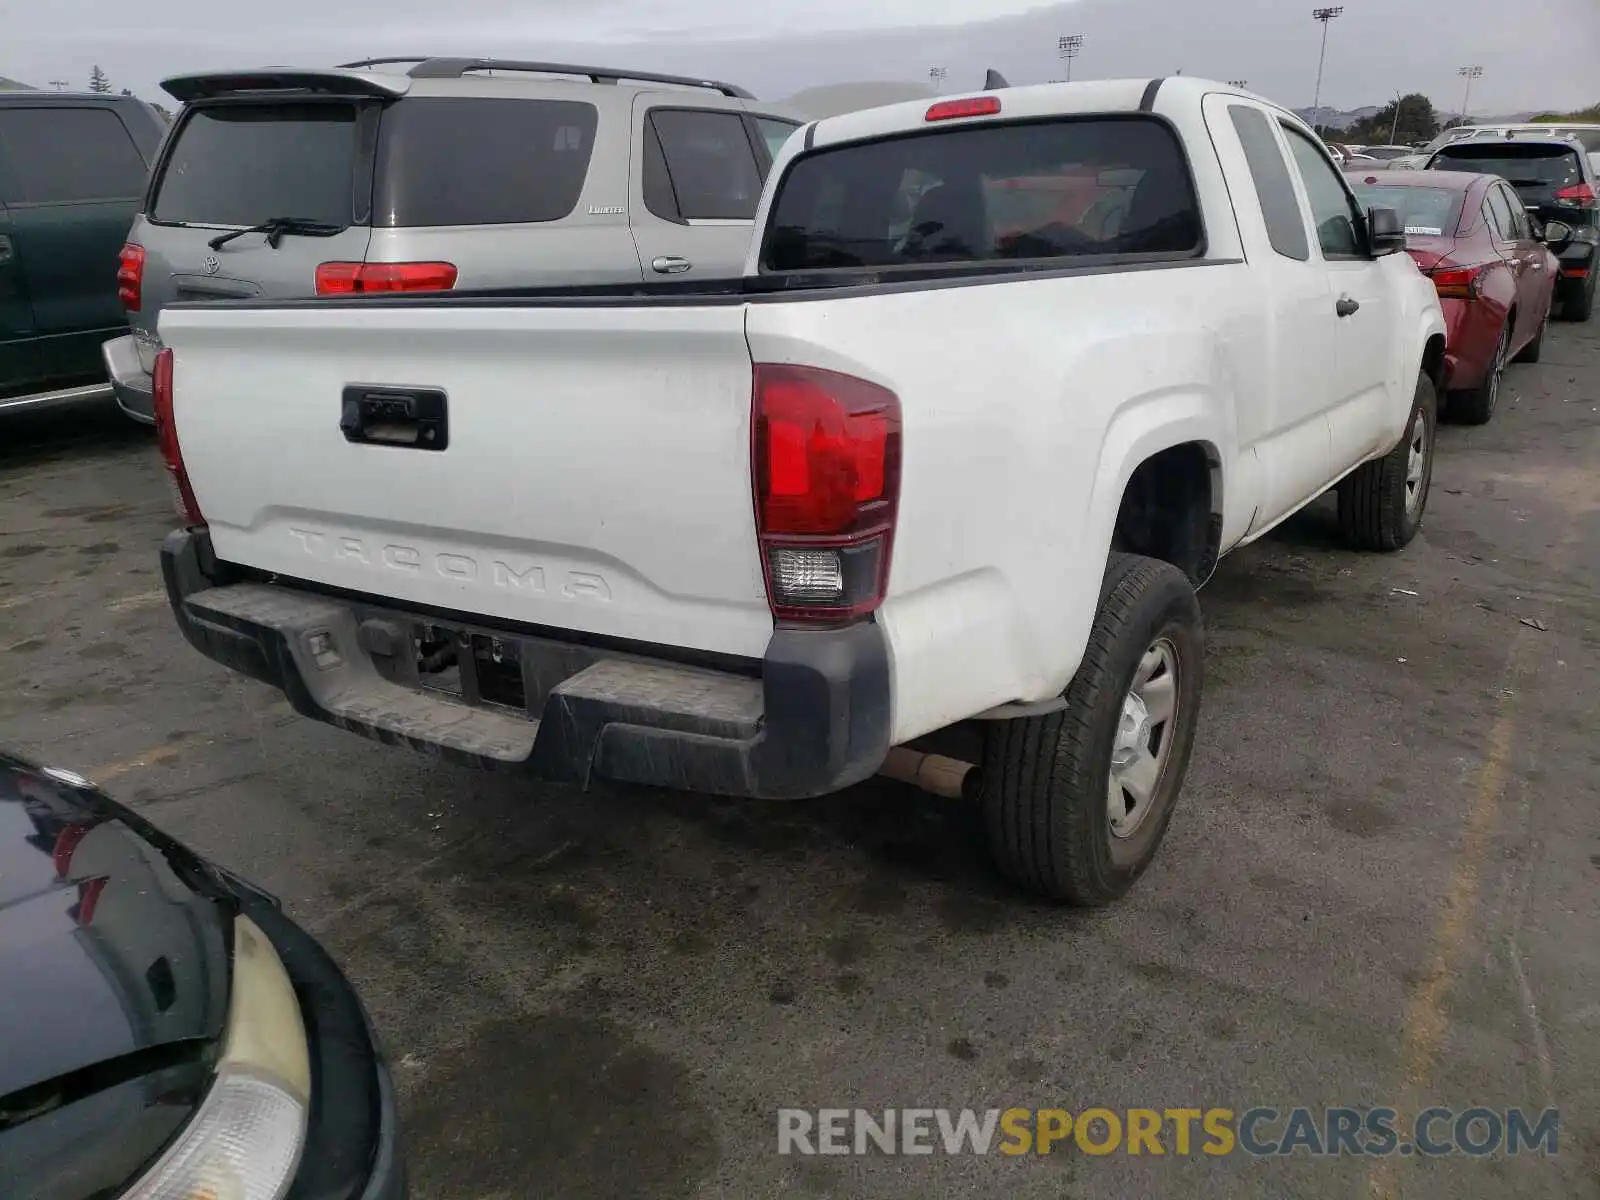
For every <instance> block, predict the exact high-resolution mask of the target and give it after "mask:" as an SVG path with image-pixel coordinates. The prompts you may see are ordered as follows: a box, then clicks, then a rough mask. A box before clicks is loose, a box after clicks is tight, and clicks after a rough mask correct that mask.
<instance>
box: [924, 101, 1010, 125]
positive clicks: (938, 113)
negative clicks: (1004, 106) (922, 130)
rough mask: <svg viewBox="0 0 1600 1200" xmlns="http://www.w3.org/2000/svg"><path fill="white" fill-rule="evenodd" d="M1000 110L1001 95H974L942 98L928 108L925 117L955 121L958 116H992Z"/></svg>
mask: <svg viewBox="0 0 1600 1200" xmlns="http://www.w3.org/2000/svg"><path fill="white" fill-rule="evenodd" d="M999 111H1000V97H999V96H973V97H969V98H968V99H965V100H941V101H939V103H937V104H935V105H934V106H933V107H932V108H930V109H928V112H927V115H926V116H925V117H924V118H923V119H924V120H927V121H953V120H955V119H956V118H958V117H992V116H994V115H995V114H996V113H997V112H999Z"/></svg>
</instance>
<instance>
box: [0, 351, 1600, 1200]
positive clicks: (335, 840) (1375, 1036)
mask: <svg viewBox="0 0 1600 1200" xmlns="http://www.w3.org/2000/svg"><path fill="white" fill-rule="evenodd" d="M1597 431H1600V321H1596V322H1592V323H1590V324H1588V325H1586V326H1572V325H1560V324H1557V325H1554V326H1552V328H1551V333H1550V336H1549V338H1548V340H1547V342H1546V346H1545V361H1544V362H1543V363H1541V364H1539V365H1536V366H1517V367H1514V368H1513V369H1512V371H1511V373H1510V375H1509V376H1508V379H1507V390H1506V393H1505V394H1504V397H1503V399H1502V402H1501V410H1500V412H1499V413H1498V414H1497V415H1496V417H1495V419H1494V421H1493V422H1492V423H1491V424H1490V425H1488V426H1487V427H1484V428H1478V429H1468V428H1461V427H1454V426H1450V425H1445V426H1442V427H1441V430H1440V442H1439V454H1438V462H1437V466H1436V471H1435V476H1434V492H1433V496H1432V500H1431V503H1430V506H1429V511H1428V514H1427V518H1426V523H1425V526H1424V530H1423V533H1422V535H1421V536H1420V537H1419V539H1418V540H1417V541H1416V542H1415V543H1414V544H1413V545H1412V546H1411V547H1410V548H1409V549H1408V550H1406V551H1405V552H1403V553H1401V554H1398V555H1394V556H1367V555H1360V554H1355V553H1351V552H1348V551H1345V550H1343V549H1340V548H1339V547H1338V545H1337V544H1336V542H1335V541H1334V539H1333V536H1332V528H1331V526H1332V518H1331V512H1330V511H1329V507H1328V505H1327V503H1326V502H1325V503H1323V504H1322V505H1319V506H1318V507H1316V508H1314V509H1312V510H1310V511H1308V512H1306V513H1304V514H1301V515H1300V516H1299V517H1297V518H1296V519H1294V520H1293V521H1291V522H1290V523H1289V524H1288V525H1287V526H1286V527H1285V528H1283V529H1282V530H1280V531H1279V532H1277V533H1276V534H1274V535H1273V536H1271V537H1270V538H1268V539H1266V540H1265V541H1263V542H1262V543H1259V544H1258V545H1256V546H1253V547H1250V548H1248V549H1246V550H1243V551H1240V552H1239V553H1237V554H1235V555H1233V556H1231V557H1229V558H1228V559H1226V560H1225V561H1224V563H1223V564H1222V566H1221V568H1220V570H1219V572H1218V574H1217V577H1216V578H1215V580H1214V581H1213V582H1212V583H1211V584H1210V585H1208V586H1207V588H1206V589H1205V590H1204V592H1203V593H1202V597H1201V600H1202V607H1203V609H1204V613H1205V617H1206V621H1207V625H1208V639H1209V680H1208V690H1207V693H1206V697H1205V709H1204V715H1203V718H1202V724H1201V729H1200V734H1199V738H1198V740H1197V743H1196V751H1195V761H1194V764H1193V767H1192V770H1191V775H1190V783H1189V787H1188V789H1187V791H1186V793H1185V795H1184V797H1183V799H1182V801H1181V807H1180V810H1179V812H1178V814H1177V816H1176V818H1175V820H1174V822H1173V825H1172V829H1171V832H1170V834H1169V836H1168V838H1167V841H1166V845H1165V847H1164V848H1163V850H1162V852H1161V855H1160V857H1159V859H1158V861H1157V863H1156V864H1155V866H1154V867H1153V868H1152V869H1151V871H1150V872H1149V874H1148V875H1147V876H1146V877H1145V878H1144V880H1143V881H1142V882H1141V883H1140V884H1139V886H1138V888H1137V889H1136V891H1135V892H1134V893H1133V895H1131V896H1130V897H1129V898H1128V899H1127V900H1126V901H1125V902H1123V903H1121V904H1120V905H1118V906H1115V907H1113V908H1111V909H1109V910H1106V911H1103V912H1097V913H1090V914H1085V913H1080V912H1073V911H1061V910H1056V909H1051V908H1048V907H1042V906H1038V905H1034V904H1030V903H1027V902H1025V901H1024V900H1022V899H1021V898H1019V897H1018V896H1017V895H1016V894H1014V893H1013V892H1011V891H1010V890H1009V889H1008V888H1007V886H1006V885H1005V883H1004V882H1003V881H1001V880H1000V879H999V878H998V877H997V876H996V874H995V873H994V871H993V869H992V868H991V867H990V865H989V863H988V861H987V859H986V857H985V854H984V851H983V842H982V837H981V830H980V827H979V824H978V821H977V819H976V816H975V814H973V813H972V812H970V811H969V810H967V809H966V808H965V807H964V806H963V805H961V804H960V803H957V802H953V801H947V800H940V799H936V798H934V797H932V796H927V795H923V794H920V793H918V792H915V791H913V790H911V789H909V788H906V787H902V786H900V785H898V784H893V783H890V782H888V781H883V780H878V781H874V782H871V783H869V784H866V785H863V786H860V787H857V788H854V789H852V790H850V791H848V792H846V793H843V794H840V795H838V796H834V797H831V798H828V799H826V800H821V801H815V802H808V803H798V804H796V803H751V802H744V801H729V800H722V799H715V798H707V797H696V796H687V795H679V794H673V793H666V792H654V791H649V790H645V789H607V790H603V791H593V792H590V793H587V794H585V793H582V792H579V791H576V790H573V789H569V788H565V787H550V786H540V785H535V784H530V783H527V782H524V781H519V780H516V779H513V778H510V777H507V776H501V775H489V774H480V773H475V772H472V771H468V770H465V769H461V768H457V767H454V766H451V765H447V764H444V763H441V762H438V761H436V760H433V759H430V758H427V757H424V756H421V755H416V754H411V753H408V752H406V751H402V750H397V749H392V748H388V747H384V746H380V745H376V744H372V743H368V742H365V741H362V740H361V739H359V738H357V737H355V736H353V735H350V734H346V733H342V732H339V731H337V730H334V729H332V728H328V727H324V726H321V725H318V724H315V723H312V722H308V721H306V720H303V719H302V718H300V717H298V716H296V715H294V714H293V713H291V712H290V710H289V708H288V706H287V704H286V703H285V702H284V700H283V699H282V697H281V696H279V695H278V694H277V693H275V692H273V691H271V690H270V689H268V688H266V687H264V686H261V685H259V684H256V683H253V682H250V681H248V680H244V679H241V678H239V677H237V676H235V675H232V674H229V673H228V672H227V671H225V670H224V669H223V668H221V667H219V666H217V665H215V664H212V663H210V662H208V661H206V660H204V659H202V658H201V657H200V656H199V655H198V654H196V653H195V652H194V651H193V650H191V649H190V648H189V646H188V645H187V644H186V643H185V642H184V641H183V640H182V639H181V637H180V636H179V634H178V632H177V630H176V628H175V626H174V625H173V622H172V618H171V615H170V613H169V612H168V610H167V607H166V602H165V598H164V596H163V595H162V593H161V590H160V587H161V585H160V575H159V571H158V567H157V562H156V550H157V547H158V545H159V543H160V540H161V538H162V536H163V535H164V534H165V533H166V531H167V530H168V529H169V527H170V526H171V525H172V524H173V523H174V518H173V515H172V509H171V502H170V500H169V498H168V493H167V486H166V483H165V480H164V478H163V476H162V473H161V471H160V468H159V463H158V461H157V456H156V451H155V448H154V445H153V442H152V439H151V437H150V434H149V431H147V430H143V429H140V428H137V427H133V426H130V425H127V424H125V423H123V421H122V420H121V419H120V418H119V417H117V416H116V415H115V414H114V413H110V414H108V413H101V412H84V413H72V414H63V415H56V416H54V417H51V418H49V419H43V418H35V419H32V420H26V421H17V420H11V421H8V422H6V424H5V426H4V428H3V429H0V664H3V665H4V666H5V667H6V668H9V669H8V671H7V673H6V674H7V678H8V680H9V683H10V686H9V687H8V688H6V689H4V691H3V692H0V745H6V746H8V747H13V748H17V749H20V750H22V751H23V752H25V753H29V754H32V755H35V756H38V757H42V758H44V759H46V760H47V761H49V762H51V763H53V764H55V765H58V766H62V767H68V768H71V769H73V770H77V771H80V772H83V773H84V774H87V775H89V776H90V777H91V778H94V779H96V780H97V781H99V782H101V783H103V785H104V786H105V787H106V788H107V790H109V791H110V792H112V793H113V794H114V795H117V796H118V797H119V798H121V799H123V800H125V801H126V802H128V803H130V804H132V805H133V806H134V807H136V808H138V809H139V810H141V811H142V812H143V813H144V814H145V815H146V816H148V817H149V818H150V819H152V820H154V821H155V822H157V823H158V824H160V825H161V826H163V827H164V828H166V829H168V830H169V831H171V832H172V833H174V834H176V835H178V836H179V837H181V838H184V839H186V840H187V841H189V842H190V843H192V844H193V845H195V846H196V847H197V848H199V849H201V850H202V851H204V852H206V853H208V854H210V855H211V856H212V857H214V858H216V859H217V860H218V861H220V862H221V863H223V864H225V865H227V866H228V867H231V868H234V869H235V870H237V871H239V872H241V873H243V874H245V875H246V876H248V877H250V878H252V879H254V880H256V881H257V882H259V883H260V884H262V885H263V886H265V887H267V888H269V889H271V890H272V891H274V892H275V893H277V894H278V895H279V896H280V897H282V899H283V900H284V903H285V905H286V907H287V909H288V911H289V912H290V913H291V914H292V915H293V916H294V917H295V918H296V919H297V920H299V921H300V922H301V923H303V924H304V925H305V926H306V927H308V928H309V929H311V930H312V931H313V932H314V933H316V934H317V935H318V936H319V937H320V938H322V940H323V941H324V942H325V944H326V945H328V947H329V948H330V949H331V950H332V952H333V953H334V954H335V956H336V957H337V958H338V959H339V961H340V962H341V963H342V964H343V965H344V967H345V969H346V971H347V972H348V974H349V975H350V977H351V978H352V980H353V981H354V982H355V984H356V985H357V987H358V989H359V990H360V992H361V993H362V995H363V997H364V998H365V1000H366V1002H367V1004H368V1006H369V1008H370V1010H371V1013H372V1016H373V1019H374V1022H375V1023H376V1025H377V1027H378V1029H379V1030H380V1032H381V1034H382V1036H383V1039H384V1041H385V1043H386V1046H387V1048H388V1050H389V1053H390V1056H391V1059H392V1061H393V1064H394V1070H395V1074H396V1078H397V1081H398V1086H399V1091H400V1095H401V1099H402V1109H403V1112H402V1116H403V1119H404V1124H405V1130H404V1132H405V1136H406V1142H407V1158H408V1162H409V1167H410V1173H411V1176H412V1182H413V1189H414V1194H415V1196H416V1197H417V1200H501V1198H505V1200H511V1198H515V1200H522V1198H525V1197H547V1196H548V1197H554V1196H561V1197H575V1198H578V1197H612V1196H616V1197H622V1196H629V1197H632V1196H641V1197H687V1196H704V1197H713V1198H717V1200H749V1198H753V1197H763V1196H780V1195H781V1196H803V1197H884V1198H888V1200H900V1198H902V1197H903V1198H906V1200H912V1198H919V1200H920V1198H922V1197H931V1196H939V1197H946V1196H948V1197H965V1196H985V1197H987V1196H994V1197H1006V1198H1016V1200H1028V1198H1033V1197H1040V1198H1044V1197H1048V1198H1050V1200H1061V1198H1064V1197H1072V1198H1082V1200H1112V1198H1116V1200H1125V1198H1128V1197H1135V1196H1169V1195H1170V1196H1183V1197H1197V1198H1199V1197H1205V1198H1209V1197H1218V1198H1227V1200H1236V1198H1241V1197H1274V1198H1278V1197H1285V1196H1294V1197H1301V1198H1322V1197H1341V1198H1354V1197H1366V1196H1371V1195H1390V1196H1406V1197H1412V1196H1416V1197H1440V1198H1449V1200H1475V1198H1478V1197H1484V1198H1494V1200H1500V1198H1502V1197H1507V1196H1517V1197H1552V1198H1555V1197H1559V1198H1562V1200H1566V1198H1570V1197H1600V819H1597V804H1596V800H1597V796H1600V789H1597V780H1600V772H1597V770H1596V769H1597V768H1600V737H1597V736H1596V729H1597V728H1600V690H1597V686H1596V683H1595V678H1596V672H1595V668H1596V665H1597V662H1600V593H1597V584H1600V471H1597V469H1596V464H1597V462H1600V432H1597ZM241 452H247V451H246V450H244V449H243V448H241ZM1435 1104H1437V1105H1441V1106H1445V1107H1449V1108H1451V1109H1453V1110H1455V1111H1457V1112H1459V1111H1461V1110H1464V1109H1466V1108H1468V1107H1471V1106H1474V1105H1481V1106H1487V1107H1490V1108H1495V1109H1498V1110H1502V1111H1503V1110H1505V1109H1507V1108H1522V1109H1524V1110H1527V1111H1529V1112H1531V1113H1534V1114H1537V1113H1539V1112H1541V1111H1542V1110H1544V1109H1547V1108H1556V1109H1559V1111H1560V1131H1559V1142H1558V1152H1557V1153H1556V1154H1555V1155H1554V1156H1553V1157H1552V1156H1549V1155H1546V1154H1525V1155H1522V1156H1519V1157H1509V1156H1506V1155H1503V1154H1501V1155H1494V1156H1490V1157H1487V1158H1474V1157H1470V1156H1454V1157H1446V1158H1425V1157H1422V1156H1417V1155H1413V1156H1409V1157H1401V1156H1398V1155H1397V1156H1390V1157H1385V1158H1375V1157H1372V1156H1354V1155H1350V1154H1345V1155H1342V1156H1337V1157H1321V1158H1317V1157H1311V1156H1309V1155H1307V1154H1305V1153H1299V1152H1297V1153H1294V1154H1289V1155H1270V1156H1252V1155H1249V1154H1246V1153H1244V1152H1242V1150H1238V1149H1236V1150H1235V1152H1234V1153H1232V1154H1228V1155H1221V1156H1212V1155H1207V1154H1205V1153H1203V1152H1202V1151H1200V1150H1199V1149H1198V1147H1197V1146H1196V1147H1192V1148H1191V1149H1192V1152H1191V1153H1189V1154H1187V1155H1184V1154H1178V1153H1175V1152H1174V1150H1173V1143H1172V1141H1171V1139H1170V1137H1169V1138H1168V1140H1167V1143H1166V1148H1167V1151H1168V1152H1167V1153H1166V1154H1164V1155H1159V1156H1157V1155H1153V1154H1150V1153H1148V1152H1147V1153H1145V1154H1142V1155H1138V1156H1134V1155H1131V1154H1128V1153H1125V1152H1120V1151H1119V1152H1116V1153H1112V1154H1107V1155H1103V1156H1097V1155H1091V1154H1088V1153H1085V1152H1083V1151H1082V1150H1081V1149H1079V1148H1077V1147H1076V1146H1075V1144H1074V1143H1073V1141H1072V1140H1071V1139H1070V1138H1069V1139H1067V1140H1066V1141H1064V1142H1062V1143H1061V1144H1060V1145H1059V1146H1057V1147H1056V1149H1055V1152H1054V1153H1052V1154H1049V1155H1047V1156H1041V1155H1038V1154H1027V1155H1018V1156H1014V1157H1013V1156H1008V1155H1004V1154H999V1153H991V1154H989V1155H984V1156H974V1155H957V1156H951V1155H947V1154H943V1153H936V1154H931V1155H909V1156H908V1155H904V1154H893V1155H891V1154H885V1153H881V1152H874V1153H871V1154H867V1155H862V1156H856V1155H842V1156H834V1155H815V1156H806V1155H795V1154H790V1155H782V1154H779V1153H778V1119H777V1111H778V1109H780V1108H786V1107H793V1108H802V1109H811V1110H816V1109H823V1108H856V1107H860V1108H866V1109H873V1110H878V1111H880V1112H881V1110H883V1109H885V1108H918V1107H921V1108H934V1109H937V1108H947V1109H952V1110H956V1109H962V1108H973V1109H978V1110H987V1109H991V1108H999V1109H1008V1108H1013V1107H1025V1108H1026V1107H1047V1108H1061V1109H1065V1110H1067V1111H1069V1112H1071V1113H1074V1114H1077V1113H1081V1112H1082V1111H1083V1110H1085V1109H1087V1108H1090V1107H1103V1108H1108V1109H1111V1110H1113V1111H1116V1112H1121V1111H1124V1110H1126V1109H1129V1108H1135V1107H1137V1108H1151V1109H1155V1110H1158V1111H1162V1110H1168V1109H1181V1108H1194V1109H1201V1110H1207V1109H1212V1108H1226V1109H1230V1110H1233V1111H1234V1112H1235V1113H1242V1112H1244V1111H1246V1110H1249V1109H1252V1108H1256V1107H1259V1106H1267V1107H1271V1108H1274V1109H1277V1110H1279V1111H1280V1112H1282V1113H1287V1112H1288V1111H1289V1110H1291V1109H1293V1108H1295V1107H1296V1106H1307V1107H1311V1108H1314V1109H1319V1110H1320V1108H1321V1107H1322V1106H1328V1105H1348V1106H1354V1107H1358V1108H1361V1109H1367V1108H1370V1107H1372V1106H1386V1107H1392V1108H1395V1109H1397V1110H1398V1111H1399V1112H1401V1113H1414V1112H1416V1111H1420V1110H1421V1109H1423V1108H1426V1107H1428V1106H1430V1105H1435Z"/></svg>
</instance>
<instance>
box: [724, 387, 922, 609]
mask: <svg viewBox="0 0 1600 1200" xmlns="http://www.w3.org/2000/svg"><path fill="white" fill-rule="evenodd" d="M751 408H752V412H751V417H752V420H751V427H752V445H751V460H752V461H751V467H752V470H751V476H752V479H753V482H754V487H755V507H756V533H757V536H758V538H759V540H760V544H761V565H762V570H763V571H764V573H765V576H766V582H767V598H768V601H769V603H770V605H771V608H772V614H773V616H774V617H776V618H778V619H779V620H782V621H791V622H797V623H803V624H810V625H844V624H848V623H850V622H851V621H855V620H858V619H859V618H861V617H863V616H865V615H867V614H868V613H871V612H873V611H874V610H876V609H877V607H878V606H879V605H880V604H881V603H882V602H883V594H884V589H885V587H886V586H887V584H888V580H889V557H890V552H891V550H892V549H893V543H894V528H895V517H896V511H897V508H898V505H899V500H900V400H899V398H898V397H897V396H896V395H895V394H894V393H893V392H891V391H889V390H887V389H886V388H882V387H879V386H878V385H877V384H874V383H868V382H867V381H866V380H864V379H857V378H855V377H854V376H851V375H843V374H840V373H838V372H836V371H824V370H820V369H818V368H815V367H799V366H788V365H784V364H768V363H762V364H758V365H757V366H756V368H755V389H754V395H753V397H752V404H751Z"/></svg>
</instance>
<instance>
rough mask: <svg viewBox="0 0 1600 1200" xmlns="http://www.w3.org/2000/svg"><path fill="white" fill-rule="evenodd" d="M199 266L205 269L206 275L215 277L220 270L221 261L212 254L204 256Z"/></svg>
mask: <svg viewBox="0 0 1600 1200" xmlns="http://www.w3.org/2000/svg"><path fill="white" fill-rule="evenodd" d="M201 265H202V266H204V267H205V269H206V274H207V275H215V274H216V273H217V272H218V271H220V270H222V260H221V259H219V258H218V257H217V256H216V255H214V254H208V255H206V256H205V258H204V260H203V261H202V263H201Z"/></svg>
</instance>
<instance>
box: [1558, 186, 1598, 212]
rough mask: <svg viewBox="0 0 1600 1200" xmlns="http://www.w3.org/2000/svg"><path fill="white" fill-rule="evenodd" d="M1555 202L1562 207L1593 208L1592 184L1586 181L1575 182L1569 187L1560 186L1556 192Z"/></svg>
mask: <svg viewBox="0 0 1600 1200" xmlns="http://www.w3.org/2000/svg"><path fill="white" fill-rule="evenodd" d="M1556 203H1557V204H1559V205H1561V207H1562V208H1593V207H1594V206H1595V196H1594V186H1593V185H1592V184H1588V183H1575V184H1573V185H1572V186H1571V187H1564V188H1561V189H1559V190H1558V191H1557V192H1556Z"/></svg>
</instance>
